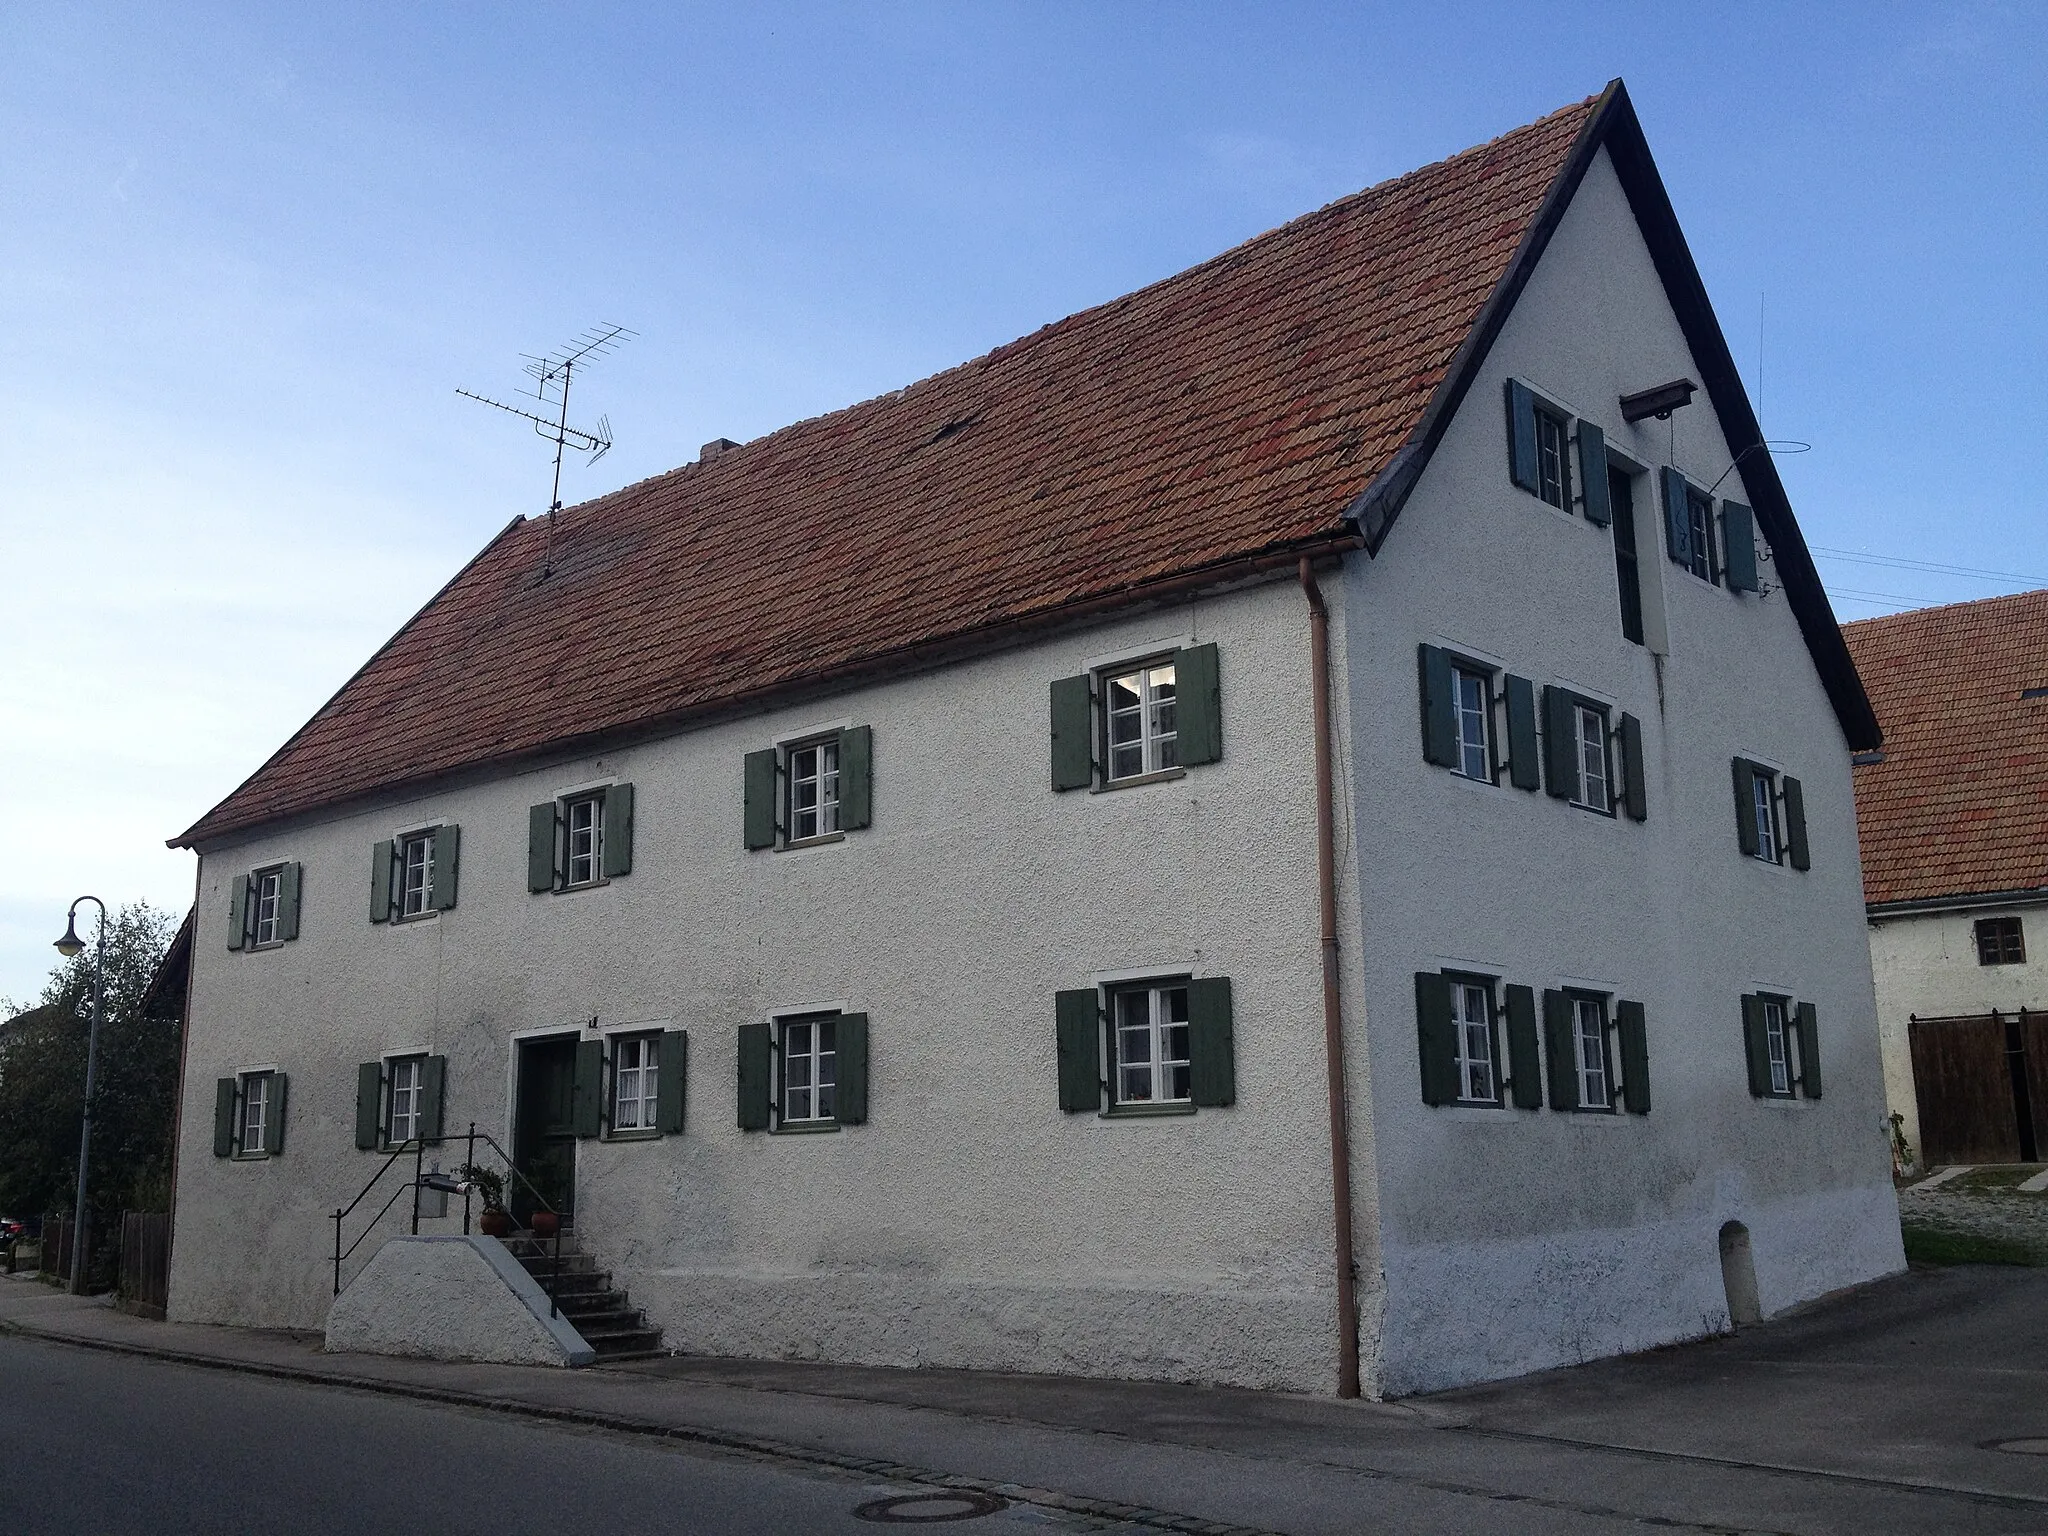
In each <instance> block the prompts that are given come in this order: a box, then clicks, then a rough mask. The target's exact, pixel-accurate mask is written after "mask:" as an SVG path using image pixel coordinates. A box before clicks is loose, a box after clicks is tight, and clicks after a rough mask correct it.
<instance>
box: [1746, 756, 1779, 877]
mask: <svg viewBox="0 0 2048 1536" xmlns="http://www.w3.org/2000/svg"><path fill="white" fill-rule="evenodd" d="M1749 813H1750V816H1751V819H1752V820H1753V821H1754V823H1755V825H1756V857H1757V858H1759V859H1762V860H1763V861H1764V862H1765V863H1766V864H1775V863H1777V862H1778V858H1779V839H1778V776H1777V775H1776V774H1775V773H1772V772H1771V771H1770V770H1769V769H1768V768H1758V767H1754V766H1753V767H1752V768H1751V769H1750V776H1749Z"/></svg>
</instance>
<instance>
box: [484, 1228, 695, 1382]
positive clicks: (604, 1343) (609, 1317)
mask: <svg viewBox="0 0 2048 1536" xmlns="http://www.w3.org/2000/svg"><path fill="white" fill-rule="evenodd" d="M504 1242H505V1247H506V1248H507V1249H508V1250H509V1251H510V1252H511V1254H512V1256H513V1257H514V1258H516V1259H517V1260H519V1262H520V1264H521V1265H522V1266H523V1267H524V1268H525V1270H526V1272H527V1273H528V1274H529V1275H532V1276H533V1278H534V1279H535V1280H536V1281H538V1282H539V1283H540V1288H541V1289H542V1290H543V1291H546V1292H547V1293H548V1295H549V1296H550V1297H551V1298H552V1299H553V1300H554V1303H555V1305H556V1306H557V1307H558V1308H560V1309H561V1312H562V1315H563V1316H564V1317H566V1318H568V1320H569V1322H570V1324H571V1325H572V1326H573V1327H574V1328H575V1330H576V1331H577V1332H578V1333H580V1334H582V1335H583V1339H584V1342H585V1343H587V1344H588V1345H589V1346H590V1347H591V1348H592V1349H593V1350H595V1351H596V1352H597V1358H598V1359H599V1361H607V1360H646V1359H652V1358H655V1357H657V1356H663V1355H667V1354H668V1353H669V1351H668V1350H666V1349H664V1348H662V1347H661V1330H660V1329H659V1328H656V1327H654V1326H652V1325H651V1324H650V1323H649V1322H648V1321H647V1314H646V1313H644V1312H642V1311H641V1310H640V1309H639V1308H638V1307H636V1306H634V1305H633V1302H632V1298H631V1297H630V1296H628V1295H627V1294H626V1292H624V1291H622V1290H620V1289H619V1288H618V1287H617V1286H615V1285H613V1284H612V1277H611V1271H610V1270H606V1269H600V1268H599V1267H598V1262H597V1256H596V1255H595V1254H591V1253H586V1252H584V1250H583V1248H582V1247H581V1245H580V1244H578V1243H577V1241H576V1235H575V1233H574V1232H573V1231H572V1230H571V1229H569V1228H567V1227H564V1228H563V1229H562V1242H561V1253H560V1256H559V1259H558V1258H557V1255H556V1252H555V1243H554V1240H553V1239H552V1238H540V1237H536V1236H535V1235H534V1234H533V1233H532V1232H530V1231H522V1232H514V1233H513V1234H512V1235H511V1236H510V1237H507V1238H506V1239H504Z"/></svg>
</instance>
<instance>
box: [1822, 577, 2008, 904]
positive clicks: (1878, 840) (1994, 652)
mask: <svg viewBox="0 0 2048 1536" xmlns="http://www.w3.org/2000/svg"><path fill="white" fill-rule="evenodd" d="M1842 636H1843V638H1844V639H1846V640H1847V641H1848V642H1849V652H1850V654H1851V655H1852V656H1854V657H1855V658H1856V669H1857V671H1859V672H1860V673H1862V674H1863V679H1864V686H1865V687H1866V688H1868V689H1869V690H1870V699H1871V702H1872V703H1873V704H1874V705H1876V706H1877V716H1878V719H1879V721H1880V722H1881V723H1882V724H1883V726H1884V760H1883V761H1882V762H1875V763H1865V764H1860V765H1858V766H1857V768H1856V769H1855V776H1856V826H1857V832H1858V835H1859V836H1860V837H1861V839H1862V843H1863V899H1864V900H1865V901H1867V902H1869V903H1870V904H1871V905H1873V906H1876V905H1878V904H1880V903H1884V902H1894V901H1927V900H1932V899H1936V898H1940V897H1946V896H1958V895H1970V894H1983V893H1988V892H1993V891H2020V890H2035V889H2039V888H2041V887H2043V886H2048V695H2044V696H2042V697H2040V698H2032V699H2027V698H2022V697H2021V694H2022V693H2023V692H2025V691H2026V690H2028V689H2035V688H2039V689H2048V591H2042V592H2022V593H2020V594H2019V595H2018V596H2017V597H1991V598H1986V599H1984V600H1983V601H1982V602H1976V603H1954V604H1950V605H1949V606H1947V607H1942V608H1919V609H1915V610H1914V611H1912V612H1910V613H1899V614H1893V615H1891V616H1890V617H1889V618H1882V619H1865V620H1863V621H1862V622H1861V623H1857V624H1845V625H1843V626H1842Z"/></svg>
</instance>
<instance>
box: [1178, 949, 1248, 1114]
mask: <svg viewBox="0 0 2048 1536" xmlns="http://www.w3.org/2000/svg"><path fill="white" fill-rule="evenodd" d="M1232 1035H1233V1031H1232V1027H1231V1018H1230V978H1229V977H1228V976H1202V977H1198V978H1196V979H1195V980H1193V981H1191V982H1189V983H1188V1082H1189V1085H1190V1086H1189V1088H1188V1097H1189V1098H1191V1099H1193V1100H1194V1101H1195V1103H1196V1104H1198V1105H1200V1106H1201V1107H1202V1108H1204V1109H1221V1108H1223V1107H1224V1106H1226V1105H1230V1104H1235V1103H1236V1102H1237V1058H1236V1049H1235V1041H1234V1040H1233V1038H1232Z"/></svg>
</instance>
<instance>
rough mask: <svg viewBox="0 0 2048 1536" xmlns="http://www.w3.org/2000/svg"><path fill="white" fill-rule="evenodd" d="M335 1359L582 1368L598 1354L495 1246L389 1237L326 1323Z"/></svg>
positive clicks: (473, 1240)
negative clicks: (396, 1357) (354, 1357)
mask: <svg viewBox="0 0 2048 1536" xmlns="http://www.w3.org/2000/svg"><path fill="white" fill-rule="evenodd" d="M326 1347H327V1350H328V1352H329V1353H331V1354H357V1355H410V1356H413V1357H416V1358H420V1359H427V1360H482V1361H488V1362H491V1363H493V1364H497V1365H588V1364H589V1363H590V1362H591V1360H592V1359H593V1358H595V1352H594V1351H593V1350H592V1349H591V1347H590V1346H589V1345H588V1344H587V1343H585V1342H584V1340H583V1338H582V1337H581V1335H579V1334H578V1333H577V1332H576V1329H575V1328H574V1326H573V1325H571V1323H570V1322H569V1320H568V1319H567V1318H565V1317H560V1316H554V1317H551V1316H549V1313H548V1298H547V1296H546V1294H545V1293H544V1292H543V1291H542V1290H541V1288H540V1287H539V1285H537V1284H536V1283H535V1282H534V1280H533V1277H532V1276H531V1275H529V1274H527V1272H526V1271H525V1269H523V1268H522V1267H521V1266H520V1264H519V1261H518V1260H517V1259H514V1258H513V1257H512V1255H511V1254H510V1253H508V1252H507V1251H506V1249H505V1245H504V1244H503V1243H501V1242H499V1241H498V1240H497V1239H496V1238H495V1237H394V1238H392V1239H391V1240H390V1241H389V1242H387V1243H386V1244H385V1245H384V1246H383V1247H382V1248H380V1249H378V1250H377V1252H376V1255H375V1256H374V1257H373V1258H371V1260H370V1262H369V1263H368V1264H367V1265H365V1266H364V1267H363V1271H362V1273H361V1274H359V1275H357V1276H356V1277H355V1279H354V1280H352V1281H351V1282H350V1283H349V1284H348V1286H347V1287H346V1288H345V1289H344V1290H343V1291H342V1293H341V1294H340V1295H339V1296H337V1297H335V1298H334V1305H333V1306H332V1307H331V1308H330V1309H329V1310H328V1313H327V1346H326Z"/></svg>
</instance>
